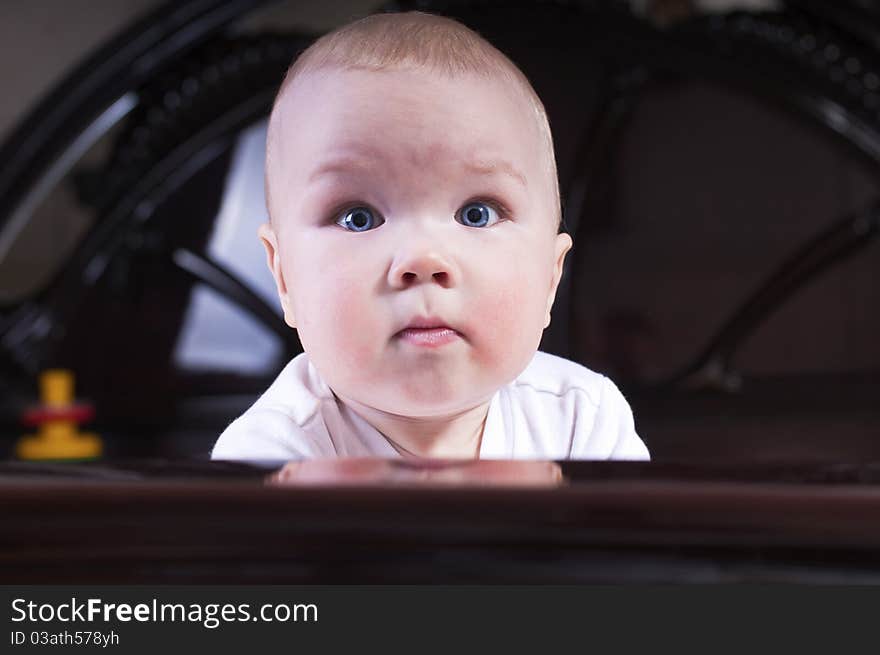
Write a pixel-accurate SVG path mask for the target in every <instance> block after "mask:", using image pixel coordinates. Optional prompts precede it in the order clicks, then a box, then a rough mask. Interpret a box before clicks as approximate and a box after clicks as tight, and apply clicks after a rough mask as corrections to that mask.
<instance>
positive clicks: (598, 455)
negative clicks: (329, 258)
mask: <svg viewBox="0 0 880 655" xmlns="http://www.w3.org/2000/svg"><path fill="white" fill-rule="evenodd" d="M318 457H400V454H399V453H398V452H397V451H396V450H395V449H394V447H393V446H392V445H391V444H390V443H389V442H388V440H387V439H386V438H385V437H384V436H382V434H381V433H380V432H379V431H378V430H376V429H375V428H373V427H372V426H371V425H370V424H369V423H367V422H366V421H365V420H364V419H362V418H361V417H360V416H358V415H357V414H356V413H354V412H353V411H351V410H350V409H349V408H348V407H347V406H346V405H345V404H344V403H342V402H340V401H339V400H338V399H337V398H336V396H334V394H333V392H332V391H331V389H330V387H328V386H327V384H326V383H325V382H324V381H323V380H322V379H321V377H320V376H319V375H318V371H317V370H316V369H315V367H314V365H313V364H312V363H311V362H310V361H309V359H308V356H307V355H306V354H305V353H303V354H301V355H297V356H296V357H294V358H293V359H292V360H291V361H290V363H289V364H288V365H287V366H286V367H285V368H284V370H283V371H281V373H280V374H279V375H278V377H277V378H276V379H275V381H274V382H273V383H272V385H271V386H270V387H269V388H268V389H267V390H266V392H265V393H264V394H263V395H262V396H261V397H260V398H259V399H258V400H257V401H256V402H255V403H254V404H253V406H251V407H250V409H248V410H247V411H246V412H245V413H244V414H242V415H241V416H240V417H239V418H237V419H236V420H235V421H233V422H232V424H231V425H230V426H229V427H227V428H226V430H225V431H224V432H223V434H221V435H220V438H219V439H218V440H217V443H216V444H215V445H214V450H213V452H212V453H211V458H212V459H232V460H291V459H311V458H318ZM649 458H650V455H649V454H648V449H647V448H646V447H645V444H644V443H643V442H642V440H641V439H640V438H639V436H638V435H637V434H636V430H635V426H634V424H633V416H632V411H631V410H630V407H629V404H628V403H627V402H626V399H625V398H624V397H623V395H622V394H621V393H620V391H619V390H618V388H617V387H616V386H615V385H614V383H613V382H612V381H611V380H609V379H608V378H606V377H604V376H602V375H600V374H598V373H595V372H593V371H591V370H590V369H588V368H585V367H584V366H581V365H580V364H576V363H575V362H572V361H569V360H567V359H563V358H561V357H556V356H554V355H548V354H547V353H542V352H537V353H535V356H534V358H533V359H532V361H531V362H530V363H529V365H528V366H527V367H526V369H525V370H524V371H523V372H522V373H521V374H520V375H519V376H518V377H517V378H516V379H515V380H514V381H513V382H511V383H509V384H507V385H505V386H503V387H501V388H500V389H499V390H498V391H497V392H496V393H495V395H494V396H493V397H492V400H491V402H490V403H489V413H488V416H487V417H486V424H485V427H484V428H483V438H482V442H481V445H480V459H555V460H560V459H626V460H646V459H649Z"/></svg>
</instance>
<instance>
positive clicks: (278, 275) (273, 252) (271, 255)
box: [257, 223, 296, 328]
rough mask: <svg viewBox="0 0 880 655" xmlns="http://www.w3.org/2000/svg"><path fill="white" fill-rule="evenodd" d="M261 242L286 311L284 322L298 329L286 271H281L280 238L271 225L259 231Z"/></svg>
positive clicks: (262, 227)
mask: <svg viewBox="0 0 880 655" xmlns="http://www.w3.org/2000/svg"><path fill="white" fill-rule="evenodd" d="M257 234H258V235H259V237H260V241H262V242H263V247H264V248H265V249H266V264H267V265H268V266H269V270H270V271H271V272H272V277H273V278H275V288H276V289H277V291H278V299H279V300H280V301H281V309H282V310H284V322H285V323H287V324H288V325H289V326H290V327H292V328H295V327H296V320H295V319H294V316H293V309H292V308H291V306H290V298H289V297H288V295H287V283H286V282H285V280H284V271H283V270H281V255H280V254H279V253H278V237H277V235H276V234H275V229H274V228H273V227H272V224H271V223H263V224H262V225H260V229H259V230H257Z"/></svg>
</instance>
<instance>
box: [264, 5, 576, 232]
mask: <svg viewBox="0 0 880 655" xmlns="http://www.w3.org/2000/svg"><path fill="white" fill-rule="evenodd" d="M407 68H415V69H426V70H429V71H431V72H433V73H437V74H441V75H445V76H448V77H454V76H455V75H461V74H476V75H484V76H487V77H488V76H501V77H502V78H503V79H505V80H506V81H507V82H509V83H510V84H512V85H514V86H515V87H517V88H519V89H520V90H521V91H523V92H524V93H525V95H526V98H527V99H528V101H529V104H530V105H531V107H532V109H533V111H534V115H535V120H536V121H537V125H538V129H539V132H540V134H541V137H542V141H543V142H544V143H543V144H542V145H543V149H544V151H545V155H546V166H547V174H548V175H550V176H551V180H552V183H551V187H552V188H553V190H554V211H555V212H556V214H557V225H558V224H560V223H561V220H562V214H561V205H560V195H559V180H558V176H557V172H556V156H555V154H554V150H553V136H552V133H551V132H550V121H549V119H548V118H547V112H546V110H545V109H544V104H543V103H542V102H541V99H540V98H539V97H538V94H537V93H536V92H535V90H534V88H532V85H531V84H530V83H529V80H528V78H527V77H526V76H525V75H524V74H523V72H522V71H521V70H520V69H519V68H517V66H516V65H515V64H514V63H513V62H512V61H510V59H508V58H507V57H506V56H505V55H504V54H503V53H502V52H501V51H500V50H498V49H497V48H496V47H495V46H493V45H492V44H490V43H489V42H488V41H486V40H485V39H484V38H483V37H481V36H480V35H479V34H477V33H476V32H474V31H473V30H471V29H470V28H468V27H465V26H464V25H462V24H461V23H459V22H457V21H455V20H452V19H451V18H446V17H443V16H437V15H434V14H427V13H423V12H418V11H409V12H403V13H384V14H373V15H371V16H367V17H366V18H363V19H361V20H358V21H355V22H353V23H349V24H348V25H344V26H342V27H340V28H338V29H336V30H334V31H332V32H330V33H328V34H325V35H324V36H322V37H321V38H320V39H318V40H317V41H315V42H314V43H313V44H312V45H310V46H309V47H308V48H307V49H306V50H305V51H303V52H302V54H300V55H299V57H297V59H296V60H295V61H294V62H293V64H292V65H291V66H290V68H289V69H288V70H287V74H286V75H285V77H284V81H283V82H282V84H281V88H280V89H279V91H278V94H277V95H276V97H275V103H274V106H273V108H272V114H271V116H270V118H269V128H268V134H267V138H266V171H265V180H266V182H265V184H266V204H267V206H268V208H269V214H270V217H271V213H272V209H271V201H270V198H271V192H270V188H269V187H270V182H269V179H270V169H271V166H272V159H273V143H274V142H275V132H276V131H277V130H278V120H277V112H276V109H277V107H278V104H279V102H280V100H281V98H283V96H284V94H285V92H286V91H287V89H288V88H289V87H290V85H291V84H292V83H293V81H294V80H295V79H296V78H297V77H299V76H300V75H303V74H305V73H310V72H315V71H320V70H328V69H330V70H333V69H341V70H368V71H383V70H389V69H407Z"/></svg>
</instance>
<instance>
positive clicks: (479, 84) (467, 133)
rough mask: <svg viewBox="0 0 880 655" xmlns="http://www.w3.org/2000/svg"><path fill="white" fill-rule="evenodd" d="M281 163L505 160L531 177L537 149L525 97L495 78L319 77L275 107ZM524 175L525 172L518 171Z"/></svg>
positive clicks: (292, 89)
mask: <svg viewBox="0 0 880 655" xmlns="http://www.w3.org/2000/svg"><path fill="white" fill-rule="evenodd" d="M276 111H278V113H279V114H280V115H279V118H278V121H277V123H278V125H277V127H278V129H276V130H274V132H275V133H274V134H272V135H270V138H274V139H275V140H276V141H277V142H276V143H273V144H272V147H273V148H276V149H277V150H279V151H280V154H281V159H282V162H283V161H288V162H290V161H292V160H300V161H299V163H300V164H302V160H304V159H305V160H312V161H313V160H314V157H316V156H319V155H323V154H325V153H326V152H327V151H328V150H329V149H333V150H339V151H346V152H356V153H362V154H364V155H365V156H366V157H369V156H370V155H372V154H376V153H377V152H383V153H384V154H386V155H387V156H390V157H399V158H408V159H411V160H412V161H411V164H412V165H415V166H420V165H421V166H424V165H429V164H431V163H432V162H436V161H437V160H438V159H439V158H442V157H444V156H447V155H451V154H458V155H461V156H465V157H467V158H468V159H472V160H473V159H476V160H477V161H479V160H480V158H481V157H482V158H483V159H484V161H486V162H488V161H490V160H503V161H506V162H509V163H511V164H514V165H515V167H516V168H518V169H520V170H522V173H523V175H525V176H529V175H531V174H533V173H534V171H533V170H531V169H532V168H533V166H532V164H533V163H534V162H535V161H536V160H540V157H536V156H535V154H536V147H540V130H539V127H538V122H537V120H536V116H535V111H534V109H533V107H532V105H531V102H530V101H529V99H528V97H527V96H526V94H525V93H524V92H523V91H522V90H521V89H517V88H515V85H513V84H511V83H510V82H508V81H507V80H506V79H502V78H501V77H500V76H483V75H476V74H458V75H455V76H446V75H435V74H432V73H431V72H429V71H424V70H388V71H364V70H321V71H314V72H309V73H306V74H303V75H301V76H300V77H298V78H297V79H295V80H294V81H293V82H292V83H291V85H290V86H289V88H288V89H287V91H286V93H285V95H284V97H283V98H282V99H281V100H280V101H279V103H278V107H277V109H276ZM523 169H525V170H523Z"/></svg>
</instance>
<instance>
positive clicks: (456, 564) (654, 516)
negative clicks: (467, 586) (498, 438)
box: [0, 461, 880, 583]
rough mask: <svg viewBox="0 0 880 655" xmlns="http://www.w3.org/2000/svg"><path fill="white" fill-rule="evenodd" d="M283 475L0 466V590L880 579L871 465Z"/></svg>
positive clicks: (877, 484) (154, 464) (139, 465)
mask: <svg viewBox="0 0 880 655" xmlns="http://www.w3.org/2000/svg"><path fill="white" fill-rule="evenodd" d="M280 465H281V463H277V465H275V466H267V467H257V466H249V465H243V464H231V463H210V462H163V461H143V462H128V463H124V462H117V463H97V464H91V465H60V464H59V465H34V464H23V463H15V462H7V463H5V464H2V465H0V507H2V510H0V514H2V517H3V528H2V538H0V580H2V581H3V582H5V583H31V582H32V583H47V582H68V583H88V582H94V583H119V582H132V583H160V582H161V583H174V582H185V583H192V582H204V583H221V582H230V583H239V582H254V583H266V582H286V583H383V582H387V583H421V582H429V583H430V582H451V583H463V582H475V583H478V582H524V583H537V582H550V583H568V582H630V581H656V582H713V581H765V580H766V581H778V580H785V581H805V582H817V581H819V582H822V581H844V582H864V581H869V582H877V581H880V467H875V466H871V465H857V466H856V465H852V466H850V465H843V464H841V465H838V466H823V467H810V466H801V467H798V466H793V465H786V466H762V467H750V468H741V469H734V468H720V467H717V466H704V467H701V466H699V465H695V464H688V465H686V466H685V465H676V464H671V463H666V464H658V463H587V462H567V463H566V462H563V463H560V464H559V469H560V470H561V473H562V477H561V479H559V480H558V481H555V482H553V483H551V484H547V485H543V486H542V485H534V484H532V485H522V484H519V485H518V484H517V483H516V481H512V482H510V481H509V482H507V483H500V484H498V483H492V482H491V481H487V480H486V479H482V480H481V479H480V478H479V476H476V477H475V478H474V479H470V480H465V481H464V482H461V481H459V482H455V483H450V482H449V481H448V479H444V478H441V479H437V478H434V479H420V478H417V477H413V476H410V477H404V478H398V479H396V480H391V481H389V480H387V479H386V480H376V481H372V482H368V481H364V480H355V481H345V480H336V481H332V480H324V481H321V482H318V483H315V481H314V480H311V481H310V482H308V483H299V482H297V481H296V480H293V481H291V480H288V483H289V484H278V480H277V474H276V471H277V470H278V469H279V467H280ZM554 466H555V465H554ZM418 468H419V467H416V469H418ZM418 472H419V475H420V476H422V478H424V475H422V473H423V471H418ZM406 475H410V474H409V473H407V474H406ZM444 475H445V474H444Z"/></svg>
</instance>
